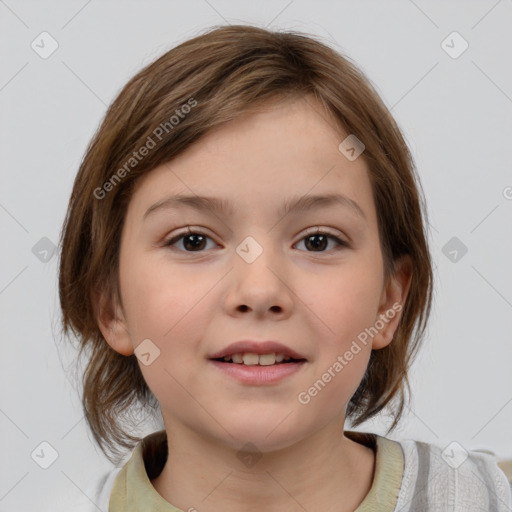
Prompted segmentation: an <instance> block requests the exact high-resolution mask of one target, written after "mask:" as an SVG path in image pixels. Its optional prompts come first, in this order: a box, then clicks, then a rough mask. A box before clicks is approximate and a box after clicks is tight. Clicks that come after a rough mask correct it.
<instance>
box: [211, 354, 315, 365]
mask: <svg viewBox="0 0 512 512" xmlns="http://www.w3.org/2000/svg"><path fill="white" fill-rule="evenodd" d="M211 360H212V361H218V362H219V363H226V364H238V365H244V366H276V365H283V364H293V363H301V362H305V361H306V359H304V358H294V357H290V356H287V355H284V354H276V353H275V352H271V353H269V354H256V353H251V352H245V353H238V354H233V355H227V356H224V357H216V358H211Z"/></svg>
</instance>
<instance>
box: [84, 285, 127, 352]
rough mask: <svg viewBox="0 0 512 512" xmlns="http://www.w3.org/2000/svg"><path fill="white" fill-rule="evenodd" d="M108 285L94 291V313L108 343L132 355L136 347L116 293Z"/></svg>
mask: <svg viewBox="0 0 512 512" xmlns="http://www.w3.org/2000/svg"><path fill="white" fill-rule="evenodd" d="M107 288H108V287H103V288H102V289H101V290H98V289H96V290H95V291H94V292H93V304H94V313H95V316H96V321H97V323H98V327H99V329H100V331H101V333H102V334H103V337H104V338H105V340H106V341H107V343H108V344H109V345H110V346H111V347H112V348H113V349H114V350H115V351H116V352H119V353H120V354H122V355H124V356H131V355H132V354H133V353H134V348H133V345H132V342H131V338H130V335H129V331H128V326H127V324H126V320H125V317H124V313H123V310H122V308H121V306H120V305H118V303H117V302H118V301H117V300H116V297H115V294H114V293H110V290H108V289H107Z"/></svg>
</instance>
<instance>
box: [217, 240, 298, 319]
mask: <svg viewBox="0 0 512 512" xmlns="http://www.w3.org/2000/svg"><path fill="white" fill-rule="evenodd" d="M269 239H270V237H267V238H266V239H265V240H267V241H266V242H263V241H262V240H263V237H259V238H258V240H256V239H255V238H253V237H247V238H246V239H245V240H244V241H243V242H242V243H241V244H240V245H239V246H238V247H237V250H236V251H235V252H234V254H233V270H232V272H230V283H229V290H228V293H227V295H226V304H225V307H226V309H227V311H228V313H229V314H231V315H238V314H240V313H245V314H248V313H252V314H254V315H255V316H256V317H258V318H262V317H265V316H266V315H270V316H272V317H273V318H275V317H279V318H280V319H282V318H286V317H288V316H289V315H290V314H291V311H292V308H293V304H294V301H293V296H294V294H293V291H292V289H291V288H292V286H291V282H290V281H291V278H290V268H289V267H288V268H287V266H286V262H285V259H284V257H283V255H280V254H278V252H277V251H276V250H274V249H272V245H271V243H270V242H269V241H268V240H269Z"/></svg>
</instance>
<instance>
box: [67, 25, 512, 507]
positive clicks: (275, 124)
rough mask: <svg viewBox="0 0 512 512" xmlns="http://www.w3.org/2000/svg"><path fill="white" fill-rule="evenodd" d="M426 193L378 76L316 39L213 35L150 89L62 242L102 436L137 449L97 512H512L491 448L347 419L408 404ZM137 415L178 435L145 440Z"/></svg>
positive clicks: (167, 67) (70, 315)
mask: <svg viewBox="0 0 512 512" xmlns="http://www.w3.org/2000/svg"><path fill="white" fill-rule="evenodd" d="M420 188H421V187H420V184H419V181H418V179H417V176H416V173H415V170H414V164H413V161H412V158H411V155H410V153H409V150H408V147H407V145H406V143H405V142H404V139H403V137H402V135H401V133H400V130H399V128H398V127H397V125H396V123H395V121H394V120H393V118H392V117H391V115H390V113H389V112H388V110H387V109H386V107H385V105H384V104H383V102H382V101H381V99H380V98H379V97H378V95H377V93H376V92H375V91H374V89H373V88H372V87H371V85H370V84H369V82H368V81H367V79H366V78H365V77H364V75H363V74H362V73H361V72H360V71H359V70H358V69H357V68H356V67H355V66H354V65H353V64H352V63H351V62H350V61H349V60H348V59H347V58H345V57H343V56H341V55H339V54H338V53H337V52H335V51H334V50H332V49H330V48H329V47H327V46H326V45H324V44H322V43H320V42H319V41H317V40H315V39H314V38H312V37H308V36H306V35H304V34H298V33H292V32H287V33H284V32H271V31H268V30H265V29H262V28H257V27H251V26H227V27H220V28H215V29H212V30H210V31H208V32H207V33H204V34H203V35H201V36H199V37H196V38H194V39H192V40H189V41H187V42H185V43H183V44H181V45H179V46H178V47H176V48H174V49H172V50H171V51H169V52H167V53H165V54H164V55H163V56H162V57H160V58H159V59H158V60H156V61H155V62H154V63H152V64H150V65H149V66H147V67H146V68H145V69H143V70H142V71H141V72H139V73H138V74H137V75H136V76H135V77H134V78H133V79H131V80H130V81H129V83H128V84H127V85H126V86H125V87H124V89H123V90H122V91H121V93H120V95H119V96H118V97H117V99H116V100H115V101H114V102H113V104H112V106H111V107H110V108H109V110H108V112H107V114H106V117H105V119H104V121H103V123H102V125H101V127H100V128H99V130H98V132H97V134H96V135H95V137H94V139H93V141H92V142H91V144H90V146H89V148H88V150H87V153H86V155H85V158H84V160H83V162H82V164H81V167H80V170H79V173H78V176H77V178H76V181H75V184H74V188H73V192H72V197H71V201H70V204H69V209H68V213H67V218H66V221H65V225H64V227H63V232H62V238H61V244H62V254H61V262H60V282H59V285H60V301H61V306H62V311H63V326H64V328H65V330H66V332H69V331H73V332H74V333H75V334H76V335H77V336H78V338H79V340H80V343H81V353H82V352H83V353H87V354H88V357H89V363H88V366H87V368H86V370H85V375H84V390H83V406H84V410H85V414H86V418H87V421H88V424H89V426H90V428H91V430H92V433H93V435H94V438H95V440H96V441H97V442H98V443H99V445H100V446H101V448H102V449H103V451H104V452H105V454H106V455H107V456H109V457H110V458H111V460H114V456H115V455H119V454H122V453H123V452H122V450H123V449H127V448H128V449H131V448H133V447H134V445H135V443H137V444H136V446H135V450H134V451H133V454H132V455H131V458H130V459H129V461H128V462H127V463H126V464H125V465H124V466H123V467H122V468H118V469H116V470H115V471H113V472H112V473H110V474H108V475H106V477H105V478H104V479H103V480H102V483H101V485H100V487H99V489H98V490H97V494H95V495H93V494H88V493H86V494H87V497H88V499H89V500H90V501H89V505H90V509H91V510H97V509H98V508H99V509H100V510H104V511H106V510H107V509H108V510H110V511H111V512H118V511H126V512H132V511H133V512H135V511H142V510H144V511H169V512H170V511H198V512H212V511H223V512H231V511H237V512H240V511H255V510H266V511H268V512H273V511H279V512H282V511H290V512H292V511H304V510H307V511H318V510H323V511H333V512H334V511H337V512H349V511H354V510H357V511H370V510H372V511H374V510H375V511H380V512H388V511H389V512H391V511H403V512H406V511H438V510H456V511H465V512H467V511H477V510H478V511H481V510H491V511H505V510H511V508H510V507H511V506H512V501H511V496H510V488H509V486H508V482H507V480H506V477H505V475H504V473H503V472H502V471H501V470H500V469H499V467H498V466H497V464H496V461H495V460H494V458H493V457H492V456H491V455H489V454H485V453H479V452H476V451H470V452H468V451H466V450H465V449H464V448H463V447H462V446H460V445H458V444H453V445H451V446H449V447H437V446H435V445H433V444H427V443H424V442H418V441H412V440H407V441H400V442H398V441H394V440H391V439H388V438H386V437H384V436H380V435H376V434H372V433H361V432H356V431H351V430H345V429H344V425H345V421H346V420H350V421H351V424H352V425H353V426H357V425H359V424H361V423H362V422H363V421H365V420H367V419H369V418H372V417H374V416H375V415H377V414H378V413H379V412H380V411H382V410H383V409H384V408H385V407H388V409H390V410H392V412H393V415H394V422H393V424H392V426H391V428H390V430H392V429H393V428H394V427H395V426H396V425H397V424H398V421H399V419H400V417H401V414H402V412H403V409H404V406H405V403H406V398H407V395H406V391H407V390H408V389H409V384H408V369H409V368H410V365H411V363H412V361H413V359H414V356H415V355H416V353H417V350H418V348H419V346H420V344H421V341H422V339H423V336H424V332H425V327H426V325H427V320H428V317H429V313H430V307H431V300H432V278H433V273H432V264H431V258H430V254H429V249H428V243H427V235H426V228H425V226H426V213H425V207H424V203H423V201H422V199H421V196H420V194H419V190H420ZM141 404H142V405H144V406H147V407H150V408H151V407H158V408H159V411H160V412H161V416H162V419H163V422H164V426H165V429H164V430H161V431H159V432H155V433H153V434H151V435H149V436H147V437H145V438H144V439H143V440H139V439H138V438H137V437H136V436H134V435H133V434H131V433H130V432H129V431H128V429H127V427H126V422H125V421H124V420H123V419H124V418H126V417H129V415H130V413H131V412H132V411H133V410H134V408H136V406H137V405H141ZM445 448H446V449H445ZM92 502H94V504H93V503H92Z"/></svg>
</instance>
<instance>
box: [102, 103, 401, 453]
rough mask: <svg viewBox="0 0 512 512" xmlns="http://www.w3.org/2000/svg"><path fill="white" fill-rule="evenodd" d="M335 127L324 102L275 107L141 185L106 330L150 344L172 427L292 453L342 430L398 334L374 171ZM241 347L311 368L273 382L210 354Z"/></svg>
mask: <svg viewBox="0 0 512 512" xmlns="http://www.w3.org/2000/svg"><path fill="white" fill-rule="evenodd" d="M335 126H336V125H335V124H334V122H333V120H332V119H330V118H328V117H327V116H326V114H325V112H324V111H323V110H322V109H321V108H320V106H319V105H318V104H317V103H315V100H314V99H313V98H310V97H309V98H308V97H306V98H303V99H300V100H295V101H294V102H292V103H290V102H288V103H285V104H279V105H272V106H269V108H268V110H267V111H265V112H262V113H257V114H248V115H245V116H243V117H241V118H239V119H237V120H235V121H232V122H230V123H228V124H226V125H224V126H223V127H221V128H220V129H217V130H215V131H213V132H211V133H210V134H208V135H207V136H206V137H205V138H203V139H202V140H201V141H200V143H199V144H196V145H194V146H193V147H190V148H188V150H187V151H186V152H185V153H182V154H181V155H180V156H179V157H178V158H176V159H174V160H173V161H172V162H170V163H168V164H166V165H162V166H160V167H157V168H156V169H154V170H152V171H151V172H149V173H148V174H147V175H145V176H144V177H143V178H142V179H141V180H139V182H138V183H137V186H136V188H135V191H134V194H133V197H132V199H131V202H130V204H129V207H128V210H127V214H126V222H125V224H124V228H123V233H122V240H121V253H120V268H119V279H120V291H121V298H122V309H118V311H117V315H116V320H110V323H108V322H107V321H105V320H104V319H102V320H101V322H103V323H102V325H101V327H102V329H105V331H104V332H105V334H107V336H105V337H106V338H107V339H108V341H109V343H110V344H111V345H112V346H113V347H114V348H115V349H116V350H117V351H119V352H120V353H123V354H125V355H129V354H133V353H134V349H136V348H137V347H138V346H139V345H140V344H141V343H142V342H144V343H143V344H142V345H140V348H139V349H138V351H137V352H136V354H138V357H139V365H140V368H141V370H142V373H143V375H144V378H145V380H146V382H147V384H148V386H149V388H150V389H151V390H152V392H153V393H154V395H155V396H156V398H157V399H158V401H159V402H160V405H161V409H162V414H163V417H164V421H165V423H166V426H168V427H169V426H170V428H172V426H173V425H174V426H179V427H181V428H186V429H189V430H190V431H193V432H195V433H196V434H197V435H201V436H204V437H205V438H206V437H207V438H210V439H214V440H215V442H216V443H223V444H224V445H226V446H231V447H233V448H235V449H239V448H240V447H241V446H242V445H244V444H245V443H246V442H248V441H250V442H252V443H254V444H256V446H258V448H259V449H260V451H262V452H265V451H270V450H275V449H278V448H284V447H286V446H290V445H291V444H293V443H295V442H297V441H300V440H301V439H304V438H306V437H307V436H309V435H312V434H313V433H315V432H317V431H319V430H320V429H322V428H323V427H325V426H326V425H328V424H332V423H333V422H336V423H337V424H341V425H343V421H344V418H345V410H346V407H347V404H348V402H349V400H350V398H351V396H352V395H353V394H354V392H355V391H356V389H357V387H358V385H359V383H360V381H361V379H362V377H363V375H364V372H365V370H366V367H367V364H368V361H369V357H370V353H371V350H372V348H373V349H376V350H377V349H380V348H383V347H384V346H386V345H387V344H388V343H389V342H390V341H391V339H392V336H393V333H394V331H395V329H396V327H397V323H398V319H399V316H400V315H399V313H398V312H397V308H396V304H398V303H400V302H401V303H403V300H404V296H403V295H404V292H405V293H406V290H405V288H406V284H407V282H406V281H404V280H403V279H401V278H395V279H392V280H390V281H386V282H385V281H384V269H383V259H382V253H381V249H380V243H379V235H378V224H377V216H376V210H375V205H374V202H373V198H372V190H371V185H370V181H369V175H368V169H367V166H366V164H365V162H364V160H363V158H362V157H359V158H357V159H356V160H354V161H350V160H349V159H347V158H346V157H345V155H344V154H342V153H341V152H340V150H339V149H338V146H339V144H340V142H341V141H342V140H343V139H344V138H345V137H346V134H343V133H341V132H340V131H339V130H337V129H336V128H335ZM333 194H338V195H339V196H340V197H338V198H336V199H334V200H331V201H328V200H319V199H318V200H316V201H311V200H309V201H306V202H304V199H311V198H312V197H313V196H329V195H333ZM177 195H189V196H192V197H194V198H196V199H197V196H201V197H203V196H207V197H210V198H217V199H218V200H219V201H223V202H224V203H225V208H224V209H217V208H214V207H213V205H212V204H208V205H207V206H205V205H203V207H200V206H201V205H198V204H193V202H190V201H188V202H187V201H185V202H184V201H181V202H180V201H176V200H174V201H173V200H172V198H173V196H177ZM297 200H302V203H299V204H298V206H297V205H296V207H295V208H294V207H293V205H294V203H295V202H296V201H297ZM299 206H302V207H299ZM285 207H289V209H288V210H285ZM187 231H190V233H191V234H190V233H189V234H187ZM404 283H405V284H404ZM393 305H395V308H393ZM390 311H391V312H392V313H389V312H390ZM386 314H387V316H386V317H385V319H384V317H383V315H386ZM379 318H380V319H381V321H380V322H379V323H378V327H380V328H379V329H377V330H378V333H377V334H373V335H368V330H369V329H371V328H372V327H373V328H374V330H375V325H376V322H377V321H378V320H379ZM384 320H385V321H384ZM107 324H108V325H107ZM365 329H366V331H365ZM370 332H373V331H370ZM362 333H366V342H363V341H362V339H363V338H364V337H365V336H364V334H362ZM144 340H146V341H144ZM147 340H150V341H147ZM240 340H253V341H255V342H261V341H266V340H273V341H276V342H279V343H281V344H283V345H285V346H286V347H288V348H289V349H292V350H294V351H295V352H296V353H298V354H299V355H300V356H302V358H303V359H305V361H303V362H302V363H300V364H297V363H287V367H288V368H292V367H293V371H292V372H291V373H290V374H289V375H287V376H285V377H282V378H280V379H278V380H277V381H275V382H261V381H260V382H247V381H242V380H240V379H239V378H237V377H234V376H233V375H231V374H230V373H229V372H227V371H225V370H223V369H221V368H220V365H222V364H226V365H230V366H233V365H234V364H235V363H215V362H213V361H212V360H211V359H210V357H211V356H212V355H214V354H215V353H217V352H219V351H221V350H223V349H224V348H226V347H227V346H228V345H230V344H231V343H233V342H236V341H240ZM354 343H355V345H354ZM356 347H357V348H356ZM348 352H350V353H351V354H352V357H350V355H348ZM141 354H143V355H142V356H141ZM340 357H341V360H340ZM341 361H343V363H342V362H341ZM148 363H149V364H148ZM336 363H338V364H336ZM340 366H341V369H340ZM259 368H260V369H263V370H262V374H263V373H264V372H265V371H267V370H268V368H270V367H265V366H260V367H259ZM273 368H274V369H275V368H276V367H275V366H274V367H273ZM326 373H328V374H329V375H327V376H326ZM329 376H330V378H329ZM319 380H320V381H321V384H319V383H318V381H319ZM315 383H316V387H315ZM315 390H316V392H315Z"/></svg>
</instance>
